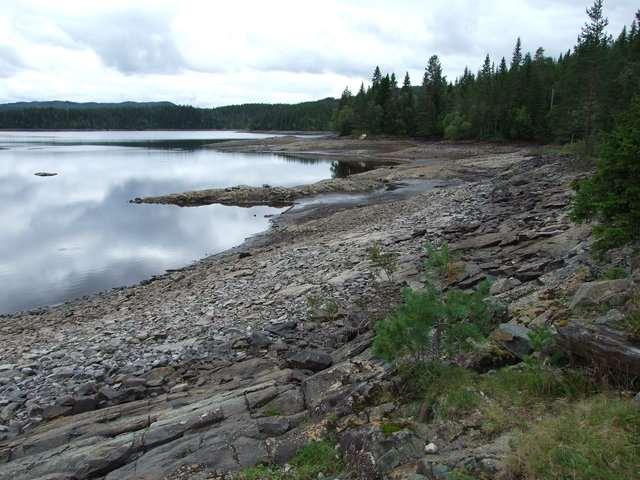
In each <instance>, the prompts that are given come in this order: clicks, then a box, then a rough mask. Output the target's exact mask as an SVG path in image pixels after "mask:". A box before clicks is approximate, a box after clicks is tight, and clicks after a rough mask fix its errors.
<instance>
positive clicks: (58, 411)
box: [42, 405, 72, 420]
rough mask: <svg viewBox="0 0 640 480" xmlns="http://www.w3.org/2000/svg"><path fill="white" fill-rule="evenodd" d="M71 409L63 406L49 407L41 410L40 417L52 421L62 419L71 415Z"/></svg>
mask: <svg viewBox="0 0 640 480" xmlns="http://www.w3.org/2000/svg"><path fill="white" fill-rule="evenodd" d="M71 411H72V407H71V406H64V405H49V406H47V407H44V408H43V409H42V417H43V418H44V419H45V420H53V419H54V418H58V417H64V416H66V415H69V414H71Z"/></svg>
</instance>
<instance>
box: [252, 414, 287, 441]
mask: <svg viewBox="0 0 640 480" xmlns="http://www.w3.org/2000/svg"><path fill="white" fill-rule="evenodd" d="M290 428H291V424H290V423H289V420H288V419H287V418H275V417H273V418H262V419H260V420H259V421H258V430H260V432H262V433H264V434H265V435H269V436H279V435H282V434H283V433H286V432H287V431H288V430H289V429H290Z"/></svg>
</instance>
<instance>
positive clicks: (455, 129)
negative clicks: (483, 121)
mask: <svg viewBox="0 0 640 480" xmlns="http://www.w3.org/2000/svg"><path fill="white" fill-rule="evenodd" d="M443 123H444V126H445V127H444V138H446V139H447V140H462V139H465V138H471V137H472V136H473V131H472V130H473V126H472V125H471V122H470V121H469V120H467V118H466V117H465V116H464V115H461V114H460V113H457V112H456V113H450V114H448V115H447V116H446V117H444V121H443Z"/></svg>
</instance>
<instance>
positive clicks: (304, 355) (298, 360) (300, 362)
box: [287, 350, 333, 372]
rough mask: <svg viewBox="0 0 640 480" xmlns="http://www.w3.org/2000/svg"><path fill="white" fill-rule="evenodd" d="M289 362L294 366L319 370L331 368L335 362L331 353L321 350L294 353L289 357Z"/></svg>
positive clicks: (314, 370) (313, 370)
mask: <svg viewBox="0 0 640 480" xmlns="http://www.w3.org/2000/svg"><path fill="white" fill-rule="evenodd" d="M287 363H288V364H289V365H290V366H291V367H292V368H300V369H302V370H311V371H312V372H319V371H321V370H324V369H326V368H329V367H330V366H331V365H332V364H333V359H332V358H331V355H329V354H327V353H325V352H322V351H320V350H303V351H301V352H297V353H293V354H291V355H290V356H289V357H288V358H287Z"/></svg>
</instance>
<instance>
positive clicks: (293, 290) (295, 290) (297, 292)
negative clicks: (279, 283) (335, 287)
mask: <svg viewBox="0 0 640 480" xmlns="http://www.w3.org/2000/svg"><path fill="white" fill-rule="evenodd" d="M315 288H316V286H315V285H311V284H309V283H305V284H304V285H291V286H290V287H286V288H283V289H282V290H280V291H279V292H278V294H277V295H278V297H280V298H291V297H302V296H304V295H306V294H307V293H309V292H310V291H311V290H313V289H315Z"/></svg>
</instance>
